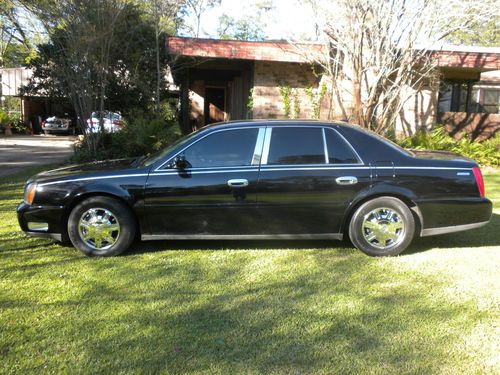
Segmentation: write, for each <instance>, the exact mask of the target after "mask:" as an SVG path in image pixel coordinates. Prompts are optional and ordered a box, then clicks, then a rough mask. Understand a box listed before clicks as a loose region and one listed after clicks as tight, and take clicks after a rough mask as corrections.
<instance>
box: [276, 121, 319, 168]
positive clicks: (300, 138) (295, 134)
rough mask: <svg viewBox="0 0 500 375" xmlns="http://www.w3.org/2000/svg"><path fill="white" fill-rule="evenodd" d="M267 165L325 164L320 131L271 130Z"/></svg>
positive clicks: (296, 129)
mask: <svg viewBox="0 0 500 375" xmlns="http://www.w3.org/2000/svg"><path fill="white" fill-rule="evenodd" d="M267 164H268V165H286V164H325V153H324V146H323V132H322V129H321V128H305V127H304V128H300V127H296V128H295V127H287V128H278V127H275V128H273V131H272V134H271V143H270V148H269V156H268V159H267Z"/></svg>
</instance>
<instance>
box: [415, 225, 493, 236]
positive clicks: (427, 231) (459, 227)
mask: <svg viewBox="0 0 500 375" xmlns="http://www.w3.org/2000/svg"><path fill="white" fill-rule="evenodd" d="M488 223H489V221H481V222H479V223H472V224H463V225H453V226H449V227H438V228H427V229H422V231H421V232H420V237H426V236H435V235H437V234H446V233H453V232H461V231H464V230H469V229H475V228H480V227H482V226H485V225H486V224H488Z"/></svg>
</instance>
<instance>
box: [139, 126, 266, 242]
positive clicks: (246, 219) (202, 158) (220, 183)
mask: <svg viewBox="0 0 500 375" xmlns="http://www.w3.org/2000/svg"><path fill="white" fill-rule="evenodd" d="M264 133H265V126H262V127H247V128H244V127H242V128H230V129H223V130H217V131H213V132H211V133H209V134H208V135H206V136H205V137H202V138H201V139H198V140H196V141H194V142H192V143H190V144H189V145H188V146H187V147H185V148H184V149H182V150H180V151H179V152H178V153H177V154H176V155H182V156H183V157H184V158H185V160H186V161H187V162H188V163H189V167H188V168H185V169H184V170H179V169H177V168H175V167H174V166H172V163H170V162H168V161H167V162H166V163H165V164H164V165H163V166H161V167H159V168H157V169H156V170H154V171H153V172H151V173H150V175H149V178H148V182H147V187H146V189H145V194H146V198H145V208H146V212H147V213H148V221H149V233H148V234H149V235H157V236H161V237H163V238H175V236H181V237H186V236H192V237H193V238H197V237H198V238H210V236H219V237H220V236H229V237H231V236H241V235H246V234H252V233H255V231H256V230H257V229H256V228H257V224H258V223H257V222H258V215H257V212H256V209H257V183H258V176H259V162H260V157H261V152H262V145H263V140H264ZM176 155H174V157H175V156H176ZM171 159H173V157H172V158H171Z"/></svg>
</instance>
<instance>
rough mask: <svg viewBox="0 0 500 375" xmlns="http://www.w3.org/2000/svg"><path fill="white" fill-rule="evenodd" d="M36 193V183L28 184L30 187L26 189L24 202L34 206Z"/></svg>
mask: <svg viewBox="0 0 500 375" xmlns="http://www.w3.org/2000/svg"><path fill="white" fill-rule="evenodd" d="M35 193H36V182H32V183H31V184H28V186H26V189H25V190H24V202H25V203H27V204H32V203H33V199H35Z"/></svg>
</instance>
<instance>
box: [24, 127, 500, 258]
mask: <svg viewBox="0 0 500 375" xmlns="http://www.w3.org/2000/svg"><path fill="white" fill-rule="evenodd" d="M491 212H492V204H491V202H490V201H489V200H488V199H486V198H485V196H484V184H483V179H482V176H481V171H480V169H479V167H478V165H477V164H476V163H475V162H474V161H472V160H468V159H465V158H462V157H460V156H459V155H456V154H450V153H443V152H411V151H406V150H404V149H401V148H400V147H398V146H397V145H395V144H393V143H392V142H390V141H388V140H386V139H384V138H382V137H379V136H377V135H375V134H373V133H371V132H369V131H366V130H364V129H362V128H360V127H357V126H351V125H346V124H340V123H323V122H316V121H295V122H293V121H245V122H229V123H223V124H216V125H212V126H208V127H205V128H203V129H201V130H199V131H197V132H195V133H193V134H191V135H189V136H187V137H185V138H183V139H181V140H180V141H178V142H177V143H176V144H174V145H172V146H171V147H169V148H167V149H165V150H163V151H162V152H160V153H158V154H155V155H152V156H149V157H143V158H138V159H134V160H130V159H127V160H113V161H107V162H98V163H92V164H85V165H77V166H70V167H65V168H60V169H56V170H52V171H48V172H43V173H40V174H38V175H36V176H34V177H32V178H31V179H29V180H28V181H27V183H26V188H25V197H24V201H23V202H22V203H21V204H20V205H19V206H18V208H17V213H18V218H19V223H20V226H21V228H22V229H23V230H24V231H25V232H26V233H27V234H28V235H30V236H42V237H52V238H55V239H57V240H59V241H71V242H72V243H73V245H74V246H75V247H76V248H78V249H79V250H81V251H82V252H83V253H84V254H86V255H89V256H97V255H101V256H109V255H116V254H119V253H121V252H123V251H124V250H126V249H127V248H129V247H130V245H131V244H132V242H133V240H134V238H136V237H140V238H141V239H142V240H165V239H336V240H340V239H342V238H343V237H345V236H348V237H349V238H350V240H351V241H352V243H353V244H354V245H355V246H356V247H357V248H358V249H360V250H361V251H363V252H365V253H366V254H369V255H374V256H379V255H396V254H399V253H401V252H402V251H403V250H404V249H406V248H407V247H408V245H409V244H410V242H411V241H412V239H413V237H414V236H430V235H435V234H442V233H450V232H456V231H462V230H467V229H472V228H477V227H480V226H482V225H485V224H486V223H488V221H489V220H490V217H491Z"/></svg>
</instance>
